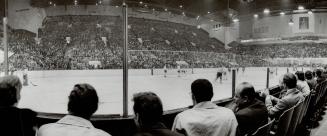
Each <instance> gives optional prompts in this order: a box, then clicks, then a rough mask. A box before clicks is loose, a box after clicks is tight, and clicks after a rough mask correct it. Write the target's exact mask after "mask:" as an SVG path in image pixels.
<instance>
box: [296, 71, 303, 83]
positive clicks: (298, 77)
mask: <svg viewBox="0 0 327 136" xmlns="http://www.w3.org/2000/svg"><path fill="white" fill-rule="evenodd" d="M295 75H296V76H297V79H299V80H301V81H304V80H305V79H304V73H303V71H296V72H295Z"/></svg>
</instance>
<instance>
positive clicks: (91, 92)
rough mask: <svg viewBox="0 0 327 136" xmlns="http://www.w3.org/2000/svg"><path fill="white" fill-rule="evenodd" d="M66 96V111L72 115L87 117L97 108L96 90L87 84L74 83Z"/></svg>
mask: <svg viewBox="0 0 327 136" xmlns="http://www.w3.org/2000/svg"><path fill="white" fill-rule="evenodd" d="M68 98H69V101H68V111H69V113H70V114H72V115H75V116H79V117H82V118H85V119H89V118H90V117H91V116H92V114H93V113H94V112H95V111H96V110H97V109H98V102H99V98H98V95H97V92H96V90H95V89H94V88H93V86H91V85H89V84H76V85H75V86H74V88H73V90H72V91H71V92H70V95H69V97H68Z"/></svg>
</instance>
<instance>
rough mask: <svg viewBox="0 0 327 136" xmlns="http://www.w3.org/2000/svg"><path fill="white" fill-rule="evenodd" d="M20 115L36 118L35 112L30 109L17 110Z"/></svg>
mask: <svg viewBox="0 0 327 136" xmlns="http://www.w3.org/2000/svg"><path fill="white" fill-rule="evenodd" d="M19 110H20V111H21V112H22V113H24V114H29V115H34V116H36V112H35V111H33V110H31V109H24V108H23V109H19Z"/></svg>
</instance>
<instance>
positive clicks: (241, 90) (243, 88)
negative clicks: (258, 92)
mask: <svg viewBox="0 0 327 136" xmlns="http://www.w3.org/2000/svg"><path fill="white" fill-rule="evenodd" d="M236 94H237V95H239V97H241V98H246V97H247V98H248V99H249V100H250V101H252V100H253V99H254V98H255V90H254V87H253V86H252V85H251V84H250V83H248V82H243V83H241V84H239V85H238V86H237V87H236Z"/></svg>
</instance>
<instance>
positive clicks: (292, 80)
mask: <svg viewBox="0 0 327 136" xmlns="http://www.w3.org/2000/svg"><path fill="white" fill-rule="evenodd" d="M296 82H297V79H296V76H295V75H294V74H292V73H286V74H284V75H283V76H282V78H281V80H280V87H281V88H282V90H284V91H283V92H284V93H282V94H281V98H280V99H279V98H276V97H274V96H272V95H269V91H268V90H265V91H263V92H262V93H261V96H263V97H265V104H266V106H267V109H268V113H269V115H270V116H273V117H275V116H278V115H280V114H281V113H282V112H284V111H285V110H287V109H289V108H291V107H293V106H294V105H296V104H297V103H299V102H300V101H303V100H304V97H303V94H302V93H301V92H300V91H299V90H298V89H296ZM273 103H276V104H275V105H273Z"/></svg>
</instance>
